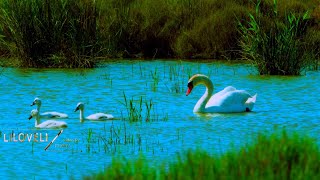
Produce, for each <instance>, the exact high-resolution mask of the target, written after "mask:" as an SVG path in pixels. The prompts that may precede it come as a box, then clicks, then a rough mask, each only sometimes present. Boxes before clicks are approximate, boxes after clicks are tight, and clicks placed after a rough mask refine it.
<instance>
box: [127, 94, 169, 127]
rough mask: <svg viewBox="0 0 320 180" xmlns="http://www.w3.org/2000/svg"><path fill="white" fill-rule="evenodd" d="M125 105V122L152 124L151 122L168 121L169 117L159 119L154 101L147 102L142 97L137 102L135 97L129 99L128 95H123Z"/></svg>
mask: <svg viewBox="0 0 320 180" xmlns="http://www.w3.org/2000/svg"><path fill="white" fill-rule="evenodd" d="M123 98H124V103H122V104H123V105H124V106H125V107H126V111H127V116H126V117H123V119H124V120H128V121H129V122H142V121H144V122H151V121H159V120H163V121H167V120H168V115H167V114H164V115H163V116H161V117H160V118H159V116H160V115H159V113H158V112H157V110H156V108H155V103H154V102H153V101H152V99H149V100H146V99H144V98H143V97H142V96H140V98H138V100H135V99H134V98H133V97H132V98H131V99H128V98H127V96H126V94H125V93H123Z"/></svg>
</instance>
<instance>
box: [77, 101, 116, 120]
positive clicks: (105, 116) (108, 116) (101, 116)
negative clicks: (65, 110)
mask: <svg viewBox="0 0 320 180" xmlns="http://www.w3.org/2000/svg"><path fill="white" fill-rule="evenodd" d="M78 110H80V122H83V121H84V120H91V121H105V120H112V119H114V117H113V115H111V114H105V113H95V114H91V115H90V116H87V117H84V104H83V103H81V102H79V103H78V104H77V107H76V109H75V110H74V112H76V111H78Z"/></svg>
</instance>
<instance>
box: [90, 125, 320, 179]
mask: <svg viewBox="0 0 320 180" xmlns="http://www.w3.org/2000/svg"><path fill="white" fill-rule="evenodd" d="M316 144H317V143H315V141H314V140H313V139H311V138H310V137H306V136H301V135H298V134H296V133H293V134H288V133H287V132H285V131H283V132H281V133H279V132H277V133H274V134H271V135H263V134H260V135H259V136H258V137H257V138H256V140H255V141H254V143H253V144H251V145H247V146H246V147H243V148H241V149H240V150H231V151H229V152H226V153H223V154H221V155H211V154H209V153H208V152H206V151H201V150H197V151H188V152H187V153H182V154H180V155H178V156H177V157H176V160H175V161H174V162H167V163H163V164H162V165H160V166H159V165H158V166H156V167H155V166H151V165H150V164H149V163H148V161H147V160H146V159H144V158H143V157H142V158H139V159H138V160H126V159H124V158H123V159H114V160H113V161H112V164H111V165H110V166H108V167H107V168H106V169H105V171H103V172H100V173H97V174H95V175H93V176H91V177H85V178H84V179H303V178H311V179H318V178H319V173H318V172H319V170H320V150H319V147H318V146H317V145H316Z"/></svg>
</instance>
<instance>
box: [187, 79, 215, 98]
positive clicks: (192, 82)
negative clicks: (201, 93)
mask: <svg viewBox="0 0 320 180" xmlns="http://www.w3.org/2000/svg"><path fill="white" fill-rule="evenodd" d="M204 79H209V78H208V76H205V75H203V74H195V75H193V76H192V77H191V78H190V79H189V81H188V90H187V93H186V96H188V95H189V94H190V93H191V91H192V89H193V88H194V87H195V86H197V85H199V84H203V83H204V81H203V80H204Z"/></svg>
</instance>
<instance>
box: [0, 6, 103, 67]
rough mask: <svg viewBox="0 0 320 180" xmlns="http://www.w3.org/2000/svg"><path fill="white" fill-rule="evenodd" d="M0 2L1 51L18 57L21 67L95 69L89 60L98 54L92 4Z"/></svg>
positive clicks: (94, 15)
mask: <svg viewBox="0 0 320 180" xmlns="http://www.w3.org/2000/svg"><path fill="white" fill-rule="evenodd" d="M0 2H1V4H0V6H1V14H0V20H1V28H0V29H1V31H2V33H3V35H1V37H0V39H1V40H2V41H1V47H6V48H7V50H9V51H10V52H11V54H16V55H17V56H18V57H20V65H21V66H27V67H71V68H73V67H92V66H93V65H94V61H93V59H92V58H93V57H94V56H95V55H96V54H97V52H98V51H99V49H97V47H96V45H97V43H98V42H97V37H96V36H97V33H96V26H97V23H96V14H97V12H96V5H95V1H87V0H80V1H78V0H59V1H52V0H43V1H40V0H1V1H0ZM1 31H0V32H1ZM13 45H14V46H13ZM12 46H13V47H14V48H12Z"/></svg>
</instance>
